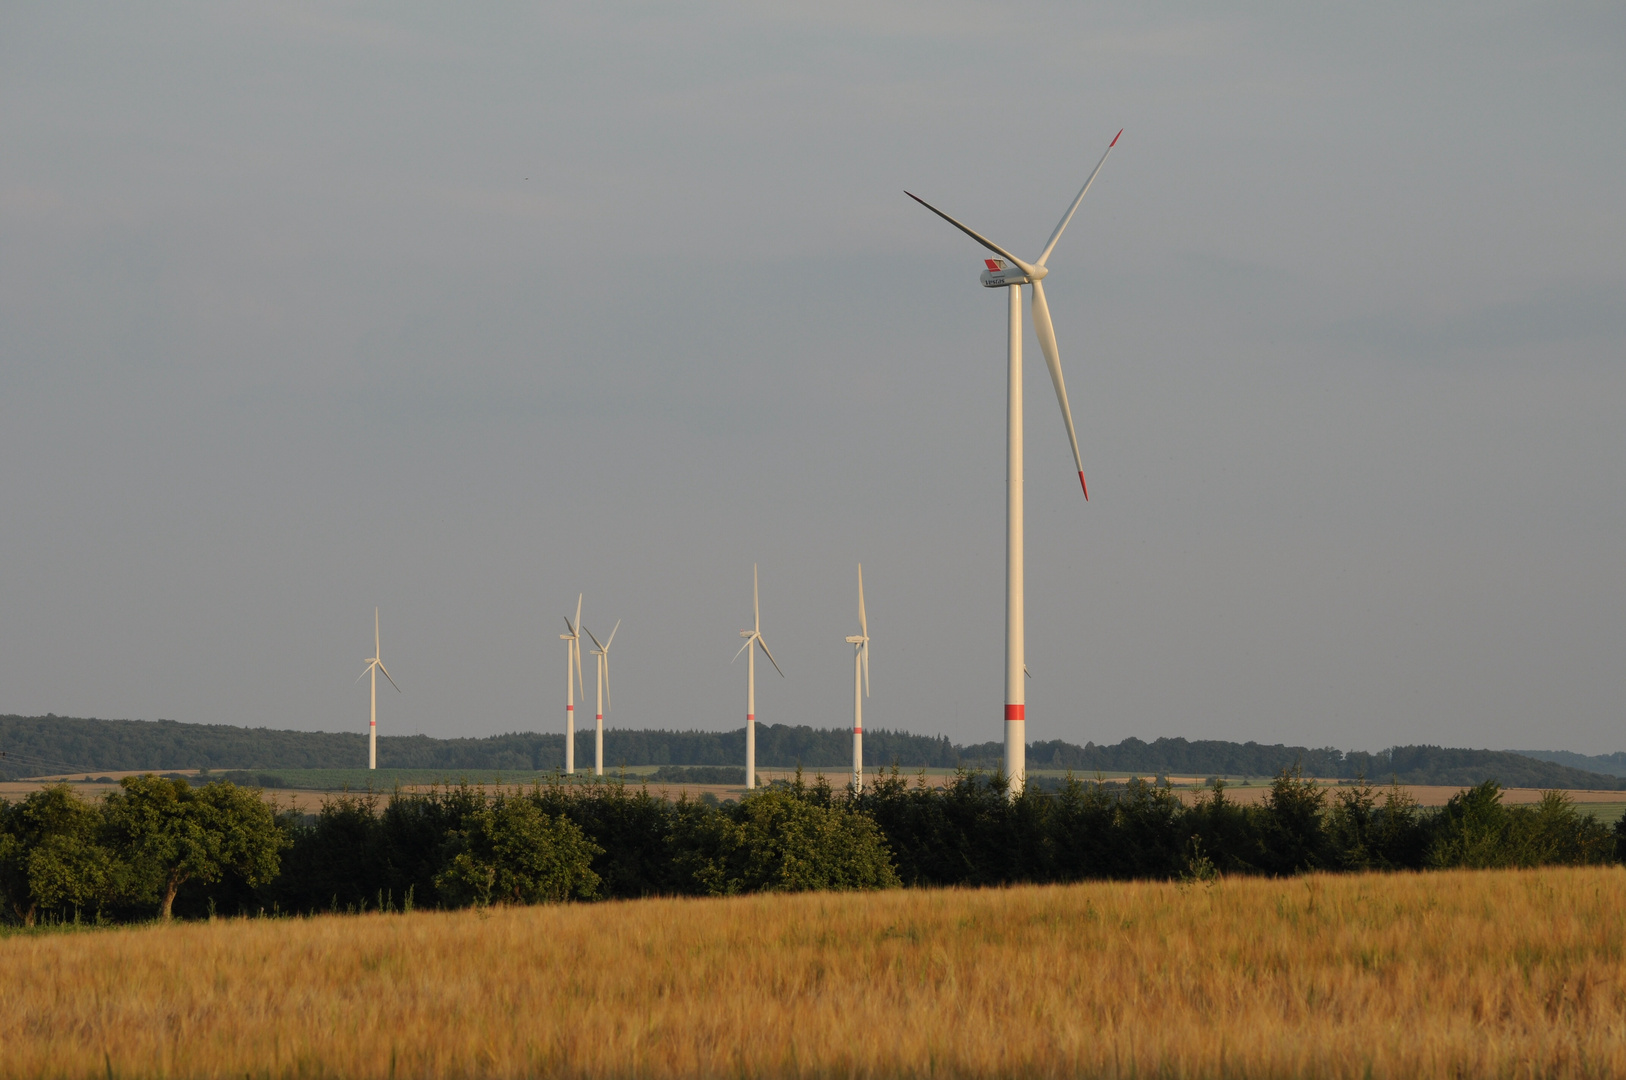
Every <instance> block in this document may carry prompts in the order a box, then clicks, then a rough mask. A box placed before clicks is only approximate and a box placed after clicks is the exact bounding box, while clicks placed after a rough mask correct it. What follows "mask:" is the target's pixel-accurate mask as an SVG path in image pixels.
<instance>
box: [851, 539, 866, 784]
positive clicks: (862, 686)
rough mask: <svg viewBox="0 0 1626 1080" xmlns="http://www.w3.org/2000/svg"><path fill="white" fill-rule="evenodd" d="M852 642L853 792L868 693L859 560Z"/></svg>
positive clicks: (858, 780)
mask: <svg viewBox="0 0 1626 1080" xmlns="http://www.w3.org/2000/svg"><path fill="white" fill-rule="evenodd" d="M847 644H849V645H851V646H853V794H855V795H857V794H860V793H861V792H863V790H864V695H865V694H867V693H869V620H868V619H866V618H864V564H863V563H859V564H858V634H857V636H856V637H850V638H848V639H847Z"/></svg>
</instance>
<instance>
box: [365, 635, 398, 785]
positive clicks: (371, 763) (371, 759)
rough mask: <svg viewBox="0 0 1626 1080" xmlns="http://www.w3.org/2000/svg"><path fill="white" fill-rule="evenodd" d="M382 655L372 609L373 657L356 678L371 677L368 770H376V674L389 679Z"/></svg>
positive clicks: (388, 671)
mask: <svg viewBox="0 0 1626 1080" xmlns="http://www.w3.org/2000/svg"><path fill="white" fill-rule="evenodd" d="M383 655H384V650H382V649H380V648H379V647H378V609H377V608H373V655H372V657H371V658H370V659H369V660H367V662H366V663H367V666H366V667H365V668H363V669H362V671H361V674H360V675H357V676H356V681H357V682H360V681H361V680H362V678H363V677H364V676H366V675H371V676H372V677H373V713H372V719H371V720H370V721H368V724H367V768H369V769H376V768H378V673H379V672H380V671H382V672H383V673H384V678H386V679H390V669H389V668H387V667H385V666H384V661H382V660H380V659H379V657H381V656H383ZM390 685H391V686H395V680H394V679H390ZM395 692H396V693H397V694H399V693H400V692H401V688H400V687H399V686H395Z"/></svg>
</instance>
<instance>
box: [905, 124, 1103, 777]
mask: <svg viewBox="0 0 1626 1080" xmlns="http://www.w3.org/2000/svg"><path fill="white" fill-rule="evenodd" d="M1122 135H1123V132H1122V131H1119V132H1118V134H1117V135H1114V136H1113V137H1112V142H1110V143H1109V144H1107V149H1106V153H1104V154H1102V155H1101V160H1100V161H1098V162H1096V165H1095V172H1092V173H1090V178H1089V179H1088V180H1086V181H1084V186H1083V187H1082V188H1080V189H1079V191H1078V195H1077V197H1075V198H1074V199H1073V204H1072V205H1071V206H1069V207H1068V208H1067V213H1065V214H1063V215H1062V217H1061V221H1060V222H1059V223H1057V225H1056V231H1055V232H1053V233H1051V234H1050V240H1049V242H1048V243H1046V244H1045V246H1044V251H1042V252H1040V253H1039V258H1038V259H1037V260H1036V261H1034V262H1031V263H1028V262H1023V261H1022V260H1021V259H1018V258H1017V257H1016V256H1015V255H1012V254H1011V253H1010V252H1009V251H1007V250H1005V249H1004V248H1002V247H1000V246H999V245H998V244H996V243H994V242H993V241H992V240H990V239H988V238H987V237H986V236H983V235H982V234H981V233H979V232H976V231H975V230H973V229H971V228H968V227H967V226H965V225H962V224H961V223H960V222H958V221H956V220H954V219H953V218H951V217H949V216H948V215H947V214H945V213H943V211H941V210H939V209H938V208H937V207H935V206H933V205H932V204H931V203H929V202H927V201H926V200H925V199H922V198H920V197H919V196H918V195H915V194H912V193H910V192H907V191H906V192H904V194H905V195H908V196H909V197H910V198H911V199H914V200H915V202H917V203H919V204H920V205H921V206H924V207H925V208H926V209H928V210H930V211H931V212H932V213H934V214H936V215H937V216H938V217H940V218H942V219H943V220H944V221H946V222H948V223H949V224H950V225H953V226H954V227H955V228H956V229H959V230H960V231H961V232H963V233H965V234H966V235H967V236H969V237H971V239H973V240H975V241H976V242H977V243H979V244H981V245H982V246H983V247H985V248H987V249H988V250H989V251H991V252H993V253H994V254H995V255H998V256H1000V258H997V259H984V260H983V264H984V265H985V266H986V267H987V269H986V270H984V271H983V272H982V284H983V287H984V288H988V289H1009V290H1010V294H1009V299H1010V303H1009V333H1008V337H1007V344H1006V351H1007V357H1008V360H1009V368H1010V370H1009V374H1008V383H1007V395H1008V404H1007V409H1006V446H1005V776H1006V777H1007V778H1008V779H1009V781H1010V785H1011V786H1010V793H1011V796H1012V797H1013V798H1014V797H1015V796H1017V795H1020V794H1021V793H1022V785H1023V781H1024V780H1025V779H1026V775H1027V760H1026V758H1027V693H1026V688H1025V687H1023V685H1022V674H1023V671H1024V670H1025V667H1026V665H1025V663H1024V660H1025V656H1026V642H1025V641H1024V638H1023V632H1024V621H1025V620H1024V615H1023V600H1024V593H1025V583H1024V577H1023V565H1022V546H1023V541H1022V516H1023V510H1022V286H1023V285H1032V286H1033V329H1034V332H1035V333H1036V334H1037V335H1038V337H1039V348H1040V349H1041V350H1042V351H1043V352H1044V358H1045V363H1046V364H1047V365H1049V367H1050V381H1051V382H1052V383H1054V384H1055V387H1056V400H1057V401H1058V402H1060V403H1061V419H1062V422H1063V423H1064V424H1066V426H1067V441H1068V442H1069V443H1071V444H1072V447H1073V463H1074V464H1075V465H1077V466H1078V483H1079V486H1080V487H1081V488H1083V489H1084V498H1085V500H1086V501H1087V500H1088V499H1089V497H1090V489H1089V485H1088V484H1086V483H1085V482H1084V459H1083V457H1081V456H1080V455H1079V452H1078V435H1077V433H1076V432H1074V430H1073V410H1072V408H1071V407H1070V406H1068V404H1067V384H1066V383H1065V382H1063V380H1062V377H1061V356H1060V354H1059V353H1058V352H1057V351H1056V329H1055V327H1054V326H1053V325H1052V324H1051V322H1050V306H1049V305H1048V304H1047V303H1045V298H1044V284H1043V281H1044V279H1045V277H1046V275H1048V274H1049V273H1050V270H1049V269H1048V268H1047V267H1046V266H1045V262H1046V260H1048V259H1049V258H1050V253H1051V252H1052V251H1054V250H1055V249H1056V241H1057V240H1060V239H1061V234H1062V230H1063V229H1065V228H1067V223H1068V222H1069V221H1071V220H1073V213H1074V212H1075V211H1076V210H1077V209H1078V204H1079V203H1081V202H1083V201H1084V193H1085V192H1087V191H1089V190H1090V185H1091V184H1092V183H1094V182H1095V176H1096V173H1099V172H1100V171H1101V166H1102V165H1105V164H1106V162H1107V155H1108V154H1111V153H1112V148H1113V147H1114V146H1117V145H1118V139H1119V137H1121V136H1122Z"/></svg>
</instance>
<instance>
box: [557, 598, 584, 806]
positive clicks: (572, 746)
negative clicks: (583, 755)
mask: <svg viewBox="0 0 1626 1080" xmlns="http://www.w3.org/2000/svg"><path fill="white" fill-rule="evenodd" d="M581 625H582V598H581V594H580V593H577V594H576V621H575V622H571V621H570V616H569V615H566V616H565V629H567V630H569V631H570V633H568V634H560V635H559V640H560V641H563V642H564V643H565V649H566V655H565V775H566V776H574V775H575V774H576V687H578V686H581V682H582V635H581ZM586 696H587V688H586V687H585V686H583V687H582V697H586Z"/></svg>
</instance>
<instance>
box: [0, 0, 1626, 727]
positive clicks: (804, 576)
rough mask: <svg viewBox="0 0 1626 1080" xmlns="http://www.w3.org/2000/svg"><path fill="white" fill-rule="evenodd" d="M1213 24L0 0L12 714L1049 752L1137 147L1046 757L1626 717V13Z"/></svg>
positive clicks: (0, 495)
mask: <svg viewBox="0 0 1626 1080" xmlns="http://www.w3.org/2000/svg"><path fill="white" fill-rule="evenodd" d="M1222 7H1224V8H1226V9H1227V10H1225V11H1223V12H1222V11H1220V10H1217V9H1216V7H1215V5H1196V4H1193V5H1188V6H1179V5H1167V4H1142V3H1133V4H1131V3H1105V4H1092V5H1080V4H1074V3H1057V4H1023V3H1000V4H991V3H987V2H975V3H931V4H909V3H898V4H889V3H880V4H877V3H873V2H870V3H842V2H826V3H820V4H782V3H772V2H752V3H726V2H712V0H687V2H684V3H681V4H679V3H644V4H626V5H529V4H502V3H493V4H482V5H444V4H416V3H400V2H392V3H387V4H386V3H362V4H305V3H267V4H243V5H216V4H204V3H196V4H187V3H169V2H156V3H151V4H142V5H116V6H109V5H104V4H85V3H74V2H62V3H53V4H42V5H33V4H21V3H7V4H0V148H3V149H0V712H7V713H18V714H43V713H47V712H52V713H56V714H58V715H70V716H101V717H128V718H146V719H152V718H158V717H164V718H169V719H175V720H183V721H193V722H207V723H230V724H242V725H250V726H269V727H282V728H299V729H320V730H330V731H357V732H360V731H364V730H365V725H366V722H367V709H368V701H367V687H366V684H365V683H364V682H360V683H358V682H357V681H356V677H357V675H359V674H360V673H361V671H362V670H363V660H364V658H366V657H368V656H370V655H371V654H372V644H373V642H372V625H371V623H372V615H373V609H374V607H375V606H376V607H377V608H378V609H380V612H381V615H380V619H381V624H382V635H383V659H384V662H385V664H386V665H388V667H389V669H390V671H391V673H392V674H393V675H394V676H395V678H396V681H397V682H398V683H399V684H400V687H401V691H402V692H401V693H399V694H397V693H396V692H395V691H393V690H389V689H386V690H385V691H384V692H383V693H382V694H381V698H380V706H379V729H380V732H381V733H383V734H414V733H419V732H421V733H424V734H429V735H436V736H454V735H459V736H460V735H474V736H480V735H489V734H494V733H498V732H505V731H515V730H520V731H537V730H540V731H554V730H562V728H563V714H564V709H563V707H562V706H563V704H564V702H563V698H564V694H565V670H564V669H565V645H564V643H563V642H561V641H560V640H559V638H558V635H559V634H560V633H561V632H563V630H564V628H565V627H564V623H563V621H562V619H561V616H563V615H565V614H567V613H573V612H574V609H575V604H576V597H577V595H578V593H584V594H585V601H584V615H585V621H586V624H587V626H588V627H589V628H590V629H592V630H593V631H594V632H595V633H600V632H601V631H607V630H609V629H610V627H611V626H612V625H614V624H615V623H616V621H617V620H620V621H621V626H620V630H619V633H618V635H617V637H616V639H615V645H614V647H613V649H612V653H611V655H612V657H613V672H614V676H613V682H612V690H613V693H612V699H611V707H610V709H609V715H608V717H607V723H608V724H609V725H610V726H612V727H617V726H620V727H635V728H641V727H667V728H700V729H710V730H723V729H726V728H737V727H739V726H740V724H741V723H742V722H743V713H744V711H745V710H744V705H745V703H744V696H745V672H744V660H743V659H741V660H740V661H739V662H738V663H732V664H731V661H730V658H731V657H732V656H734V654H735V651H736V650H737V649H738V648H739V645H740V638H739V636H738V631H739V630H740V629H742V628H745V627H748V626H749V625H750V617H751V569H752V565H753V564H757V565H758V566H759V567H760V573H761V582H762V585H761V588H762V629H763V633H764V636H765V638H766V640H767V643H768V645H769V647H770V648H772V649H773V652H774V656H775V657H776V659H777V660H778V661H779V663H780V665H781V666H782V667H783V668H784V672H785V674H784V677H783V678H781V677H780V676H778V675H777V674H774V673H773V671H772V670H771V668H768V667H767V666H766V665H759V672H758V675H759V680H758V682H759V685H758V692H757V715H758V718H759V720H760V721H762V722H764V723H795V724H811V725H814V726H819V727H839V726H844V725H846V724H848V723H850V721H851V706H852V652H851V648H852V647H851V646H850V645H848V644H846V643H845V641H844V638H845V637H846V635H849V634H853V633H856V631H857V610H856V608H857V595H856V593H857V583H856V574H857V569H856V567H857V564H858V563H860V562H862V563H863V565H864V582H865V592H866V601H867V606H868V613H869V626H870V633H871V637H872V639H873V641H872V696H871V697H870V698H869V699H868V700H867V701H866V702H865V722H866V725H867V726H870V727H886V728H894V729H903V730H909V731H915V732H922V733H929V734H937V733H943V734H946V735H948V736H950V737H951V738H953V739H955V740H956V741H961V742H967V741H985V740H994V739H999V738H1001V727H1002V724H1001V718H1002V716H1003V712H1002V701H1003V690H1004V686H1003V665H1004V661H1003V618H1004V615H1003V613H1004V594H1003V590H1004V534H1005V530H1004V499H1005V487H1004V468H1005V460H1004V457H1005V450H1004V444H1005V355H1004V350H1005V333H1006V330H1005V296H1004V294H1003V293H1002V292H999V291H996V290H986V289H983V288H981V287H980V286H979V284H978V281H977V273H978V272H979V270H980V269H981V259H982V255H983V252H982V251H981V250H980V249H979V248H977V247H976V245H975V244H973V243H972V242H971V241H970V240H969V239H967V238H966V237H965V236H963V235H962V234H960V233H958V232H956V231H955V230H954V229H952V228H950V227H949V226H948V225H947V224H945V223H944V222H942V221H941V220H939V219H937V218H935V217H933V216H932V215H930V214H928V213H927V212H925V211H924V210H923V209H921V208H920V207H919V206H917V205H916V204H915V203H913V202H911V201H910V200H909V199H907V198H905V196H904V194H903V192H904V189H905V188H907V189H909V190H910V191H913V192H915V193H916V194H918V195H921V196H922V197H923V198H926V199H929V200H931V201H932V202H934V203H935V204H937V205H939V206H941V207H943V208H944V209H945V210H947V211H948V212H949V213H952V214H955V215H956V216H958V217H960V218H961V219H962V220H964V221H966V222H967V223H968V224H970V225H972V226H973V227H974V228H977V229H980V230H982V231H983V232H985V233H986V234H988V235H990V236H991V237H993V238H994V239H995V240H997V241H998V242H1000V243H1002V244H1005V245H1006V246H1008V247H1012V248H1014V249H1015V250H1016V252H1017V253H1018V254H1021V255H1023V257H1025V258H1031V257H1033V256H1034V255H1036V254H1037V252H1038V250H1039V248H1040V247H1041V246H1042V245H1043V243H1044V240H1045V238H1046V237H1048V236H1049V234H1050V231H1051V229H1052V228H1053V227H1054V225H1055V223H1056V221H1057V219H1058V218H1059V217H1060V215H1061V213H1062V211H1063V210H1064V209H1065V208H1066V205H1067V202H1068V200H1070V199H1071V198H1072V196H1073V195H1074V194H1075V193H1076V191H1077V190H1078V187H1079V185H1080V184H1081V183H1082V181H1083V178H1084V177H1085V176H1086V175H1087V174H1088V172H1089V170H1090V169H1091V168H1093V167H1094V165H1095V162H1096V160H1097V159H1098V158H1099V156H1100V154H1101V153H1102V151H1103V150H1104V149H1105V148H1106V145H1107V143H1108V142H1109V141H1110V140H1111V139H1112V137H1113V135H1114V133H1115V132H1117V131H1118V130H1119V129H1120V128H1122V129H1124V134H1123V138H1122V139H1121V140H1120V142H1119V143H1118V146H1117V148H1116V149H1115V150H1114V151H1113V154H1112V156H1111V158H1110V159H1109V160H1108V162H1107V164H1106V166H1105V168H1103V170H1102V171H1101V174H1100V176H1099V178H1098V179H1097V181H1096V182H1095V185H1094V186H1093V187H1092V188H1091V190H1090V192H1089V194H1088V196H1087V197H1086V199H1085V200H1084V203H1083V205H1082V206H1081V208H1080V210H1079V212H1078V215H1077V217H1076V218H1075V219H1074V221H1073V223H1072V224H1071V226H1070V227H1069V229H1068V231H1067V233H1066V234H1065V235H1064V236H1063V238H1062V240H1061V242H1060V243H1059V245H1058V246H1057V248H1056V252H1055V254H1054V255H1053V256H1052V258H1051V260H1050V268H1051V271H1052V272H1051V275H1050V277H1049V278H1048V279H1047V280H1046V283H1045V284H1046V292H1047V296H1048V299H1049V304H1050V309H1051V312H1052V314H1053V317H1054V320H1055V324H1056V333H1057V337H1058V340H1059V342H1060V349H1061V357H1062V364H1063V367H1064V369H1065V372H1066V376H1067V385H1068V390H1069V393H1070V396H1071V403H1072V409H1073V413H1074V417H1075V420H1076V422H1077V426H1078V435H1079V445H1080V449H1081V452H1082V454H1083V458H1084V465H1085V471H1086V473H1087V475H1088V477H1089V481H1090V500H1089V502H1087V503H1086V502H1085V501H1084V500H1083V499H1082V498H1081V497H1080V494H1079V491H1078V485H1077V479H1076V477H1075V475H1074V471H1075V470H1074V467H1073V463H1072V455H1071V451H1070V448H1069V447H1068V445H1067V442H1066V437H1065V433H1064V431H1063V428H1062V424H1061V420H1060V415H1059V411H1058V409H1057V408H1056V404H1055V399H1054V396H1053V393H1052V391H1051V389H1050V387H1049V380H1048V378H1047V376H1046V374H1045V369H1044V365H1043V362H1042V360H1041V359H1040V357H1039V353H1038V348H1037V342H1036V340H1035V339H1034V337H1033V334H1032V330H1031V328H1030V329H1029V330H1028V332H1027V349H1026V353H1027V365H1026V381H1025V387H1026V399H1027V441H1026V454H1027V484H1026V493H1027V511H1028V512H1027V581H1028V596H1027V612H1028V621H1027V642H1028V666H1029V668H1030V670H1031V673H1032V679H1031V681H1030V682H1029V684H1028V691H1027V699H1028V707H1027V708H1028V735H1029V738H1030V739H1050V738H1061V739H1066V740H1069V741H1072V742H1078V743H1083V742H1085V741H1095V742H1098V743H1099V742H1116V741H1118V740H1120V739H1122V738H1125V737H1127V736H1131V735H1134V736H1138V737H1140V738H1145V739H1151V738H1155V737H1158V736H1184V737H1187V738H1214V739H1237V740H1247V739H1256V740H1261V741H1268V742H1278V741H1282V742H1288V743H1293V744H1302V745H1311V746H1337V747H1342V748H1345V749H1368V750H1370V749H1379V748H1382V747H1386V746H1389V745H1393V744H1401V743H1418V742H1428V743H1442V744H1446V745H1461V746H1481V747H1493V748H1502V747H1514V748H1555V749H1560V748H1561V749H1571V750H1577V751H1582V752H1591V753H1599V752H1606V751H1613V750H1621V749H1626V727H1623V720H1626V717H1623V715H1622V711H1623V710H1622V703H1623V701H1626V662H1623V660H1626V657H1623V655H1622V653H1623V648H1622V646H1623V643H1626V561H1623V558H1622V555H1623V552H1626V547H1623V543H1622V537H1623V534H1626V476H1623V468H1622V467H1623V464H1626V424H1623V423H1622V416H1623V415H1626V302H1623V296H1626V200H1623V199H1622V198H1621V190H1622V181H1621V177H1622V175H1623V173H1626V125H1623V124H1622V123H1621V122H1620V117H1621V108H1622V103H1623V102H1626V8H1622V7H1621V6H1620V5H1618V4H1605V3H1598V4H1585V3H1575V4H1563V5H1542V4H1503V3H1482V4H1466V3H1461V2H1446V3H1442V4H1435V5H1416V4H1401V3H1381V2H1380V3H1372V4H1363V5H1342V6H1338V5H1331V6H1329V5H1302V4H1288V3H1281V4H1269V3H1244V4H1237V5H1222ZM601 636H602V634H601ZM587 660H588V664H589V666H588V669H587V686H586V692H587V695H588V697H589V698H590V697H591V695H592V693H593V669H592V666H591V664H592V658H591V656H590V655H589V656H588V657H587ZM583 713H585V714H586V715H588V716H590V715H591V712H590V711H589V710H583V711H582V713H578V715H582V714H583Z"/></svg>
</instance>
